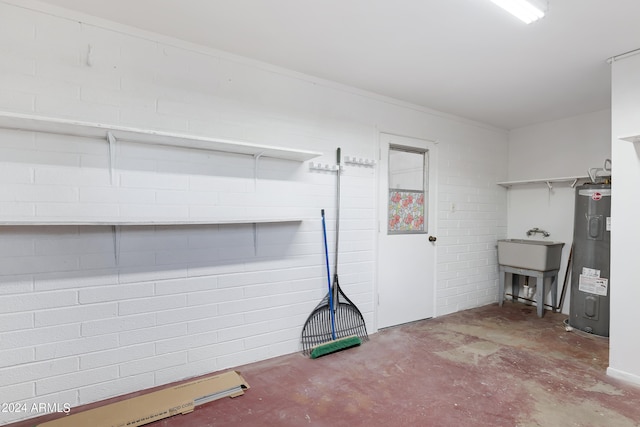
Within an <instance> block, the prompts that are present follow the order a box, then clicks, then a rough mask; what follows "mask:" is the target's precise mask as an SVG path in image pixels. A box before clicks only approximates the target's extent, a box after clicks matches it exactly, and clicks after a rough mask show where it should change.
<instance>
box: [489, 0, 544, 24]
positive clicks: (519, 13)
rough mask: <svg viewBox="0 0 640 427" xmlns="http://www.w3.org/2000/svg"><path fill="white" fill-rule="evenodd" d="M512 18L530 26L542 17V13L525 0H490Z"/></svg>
mask: <svg viewBox="0 0 640 427" xmlns="http://www.w3.org/2000/svg"><path fill="white" fill-rule="evenodd" d="M491 1H492V2H493V3H494V4H496V5H498V6H500V7H501V8H503V9H504V10H506V11H507V12H509V13H510V14H512V15H513V16H515V17H517V18H518V19H520V20H522V21H523V22H524V23H525V24H530V23H532V22H534V21H537V20H538V19H540V18H542V17H543V16H544V12H543V11H542V10H541V9H540V8H538V7H537V6H534V5H533V4H531V3H530V2H528V1H526V0H491Z"/></svg>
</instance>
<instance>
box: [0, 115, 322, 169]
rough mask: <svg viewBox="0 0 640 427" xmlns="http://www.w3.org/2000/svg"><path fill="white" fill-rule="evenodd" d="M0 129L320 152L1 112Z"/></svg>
mask: <svg viewBox="0 0 640 427" xmlns="http://www.w3.org/2000/svg"><path fill="white" fill-rule="evenodd" d="M0 128H5V129H13V130H21V131H33V132H45V133H52V134H58V135H71V136H80V137H89V138H101V139H106V140H108V141H109V142H112V141H113V140H119V141H128V142H136V143H140V144H151V145H166V146H172V147H183V148H196V149H200V150H210V151H222V152H227V153H236V154H246V155H251V156H254V157H271V158H277V159H285V160H295V161H300V162H301V161H305V160H310V159H313V158H315V157H319V156H321V155H322V153H320V152H316V151H307V150H297V149H291V148H285V147H276V146H271V145H262V144H253V143H250V142H243V141H232V140H227V139H218V138H209V137H204V136H195V135H188V134H180V133H173V132H162V131H154V130H149V129H137V128H131V127H125V126H116V125H105V124H102V123H90V122H83V121H78V120H68V119H61V118H53V117H44V116H35V115H29V114H20V113H9V112H0Z"/></svg>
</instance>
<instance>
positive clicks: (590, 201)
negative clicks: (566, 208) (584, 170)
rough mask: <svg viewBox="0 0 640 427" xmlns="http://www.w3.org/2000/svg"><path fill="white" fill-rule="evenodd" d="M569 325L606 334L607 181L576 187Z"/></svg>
mask: <svg viewBox="0 0 640 427" xmlns="http://www.w3.org/2000/svg"><path fill="white" fill-rule="evenodd" d="M573 245H574V246H573V267H572V269H571V304H570V307H569V325H570V326H571V327H573V328H576V329H580V330H582V331H585V332H589V333H593V334H596V335H601V336H605V337H608V336H609V294H610V290H611V289H610V283H609V268H610V262H609V261H610V246H611V184H610V183H588V184H584V185H581V186H579V187H576V210H575V223H574V230H573Z"/></svg>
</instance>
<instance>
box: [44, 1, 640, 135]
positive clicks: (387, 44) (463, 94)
mask: <svg viewBox="0 0 640 427" xmlns="http://www.w3.org/2000/svg"><path fill="white" fill-rule="evenodd" d="M45 3H50V4H54V5H57V6H62V7H66V8H69V9H74V10H77V11H80V12H84V13H87V14H90V15H95V16H98V17H101V18H105V19H108V20H111V21H116V22H119V23H123V24H127V25H130V26H134V27H138V28H142V29H144V30H148V31H153V32H157V33H161V34H165V35H169V36H173V37H176V38H179V39H183V40H186V41H189V42H193V43H197V44H201V45H205V46H210V47H213V48H216V49H220V50H224V51H227V52H231V53H234V54H238V55H242V56H246V57H250V58H254V59H258V60H261V61H264V62H267V63H271V64H274V65H278V66H281V67H285V68H288V69H291V70H296V71H300V72H303V73H306V74H310V75H314V76H317V77H321V78H325V79H329V80H334V81H336V82H340V83H344V84H347V85H351V86H355V87H358V88H361V89H365V90H368V91H372V92H376V93H379V94H383V95H387V96H391V97H394V98H398V99H402V100H405V101H409V102H412V103H415V104H419V105H422V106H425V107H428V108H432V109H435V110H439V111H442V112H446V113H451V114H455V115H458V116H462V117H465V118H469V119H472V120H477V121H480V122H483V123H487V124H490V125H494V126H498V127H500V128H505V129H513V128H517V127H521V126H525V125H529V124H534V123H539V122H544V121H549V120H555V119H559V118H563V117H569V116H573V115H577V114H582V113H588V112H593V111H598V110H602V109H606V108H609V106H610V69H609V65H608V64H607V62H606V60H607V58H609V57H611V56H614V55H619V54H622V53H624V52H627V51H630V50H634V49H638V48H640V25H639V24H638V21H639V19H640V1H639V0H549V8H548V13H547V16H546V17H544V18H543V19H542V20H540V21H538V22H536V23H533V24H530V25H525V24H523V23H521V22H520V21H518V20H517V19H516V18H514V17H512V16H511V15H508V14H507V13H506V12H504V11H503V10H502V9H499V8H498V7H496V6H494V5H493V3H491V1H490V0H108V1H105V0H46V1H45Z"/></svg>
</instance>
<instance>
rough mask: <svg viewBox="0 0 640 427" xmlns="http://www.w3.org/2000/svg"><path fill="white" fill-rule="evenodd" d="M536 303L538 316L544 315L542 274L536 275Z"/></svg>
mask: <svg viewBox="0 0 640 427" xmlns="http://www.w3.org/2000/svg"><path fill="white" fill-rule="evenodd" d="M536 304H538V307H537V308H538V317H542V316H543V315H544V275H542V274H539V275H537V276H536Z"/></svg>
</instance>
